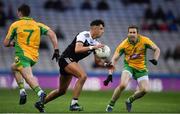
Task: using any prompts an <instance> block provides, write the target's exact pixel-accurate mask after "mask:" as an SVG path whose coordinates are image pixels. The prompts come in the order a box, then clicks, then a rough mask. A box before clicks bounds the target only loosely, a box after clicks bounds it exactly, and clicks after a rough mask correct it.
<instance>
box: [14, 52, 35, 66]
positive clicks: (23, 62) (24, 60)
mask: <svg viewBox="0 0 180 114" xmlns="http://www.w3.org/2000/svg"><path fill="white" fill-rule="evenodd" d="M14 62H15V64H16V66H17V68H18V69H21V68H25V67H29V66H33V65H34V64H36V62H35V61H33V60H31V59H29V58H28V57H25V56H24V55H16V56H15V61H14Z"/></svg>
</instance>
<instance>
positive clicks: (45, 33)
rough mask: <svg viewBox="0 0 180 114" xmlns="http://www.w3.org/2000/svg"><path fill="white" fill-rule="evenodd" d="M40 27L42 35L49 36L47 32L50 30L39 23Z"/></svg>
mask: <svg viewBox="0 0 180 114" xmlns="http://www.w3.org/2000/svg"><path fill="white" fill-rule="evenodd" d="M38 26H39V28H40V32H41V35H47V32H48V30H49V29H50V28H49V27H48V26H47V25H45V24H43V23H38Z"/></svg>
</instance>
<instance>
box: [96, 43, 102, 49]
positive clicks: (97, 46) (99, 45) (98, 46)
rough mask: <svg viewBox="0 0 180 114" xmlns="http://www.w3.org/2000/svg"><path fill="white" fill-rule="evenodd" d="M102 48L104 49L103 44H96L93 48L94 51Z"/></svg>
mask: <svg viewBox="0 0 180 114" xmlns="http://www.w3.org/2000/svg"><path fill="white" fill-rule="evenodd" d="M103 47H104V44H98V45H95V46H94V49H98V48H103Z"/></svg>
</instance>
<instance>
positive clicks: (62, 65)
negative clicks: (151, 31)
mask: <svg viewBox="0 0 180 114" xmlns="http://www.w3.org/2000/svg"><path fill="white" fill-rule="evenodd" d="M71 62H74V61H73V60H71V59H70V58H60V59H59V62H58V64H59V68H60V69H59V71H60V74H61V75H70V74H69V73H68V72H66V71H65V67H66V66H67V65H68V64H69V63H71Z"/></svg>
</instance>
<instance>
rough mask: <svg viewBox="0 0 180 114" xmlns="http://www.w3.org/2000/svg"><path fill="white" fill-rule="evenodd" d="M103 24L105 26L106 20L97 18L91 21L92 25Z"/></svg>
mask: <svg viewBox="0 0 180 114" xmlns="http://www.w3.org/2000/svg"><path fill="white" fill-rule="evenodd" d="M99 25H102V26H103V27H104V26H105V24H104V21H102V20H100V19H97V20H94V21H92V22H91V24H90V26H99Z"/></svg>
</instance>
